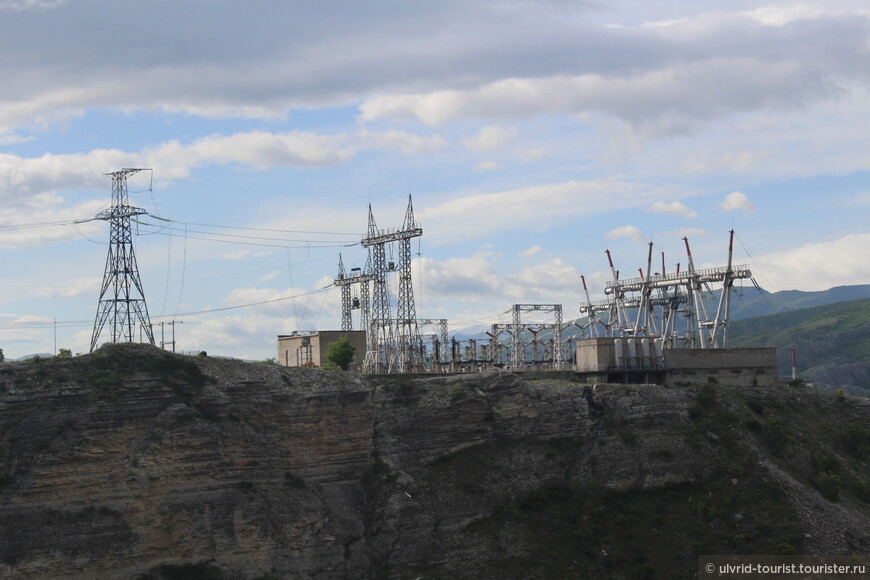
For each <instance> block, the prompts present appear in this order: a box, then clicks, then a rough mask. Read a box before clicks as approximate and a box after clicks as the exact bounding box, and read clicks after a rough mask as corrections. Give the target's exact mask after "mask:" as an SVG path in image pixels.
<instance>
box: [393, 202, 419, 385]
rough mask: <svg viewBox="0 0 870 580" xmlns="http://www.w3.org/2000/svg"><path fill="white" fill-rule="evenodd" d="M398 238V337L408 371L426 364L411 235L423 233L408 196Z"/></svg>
mask: <svg viewBox="0 0 870 580" xmlns="http://www.w3.org/2000/svg"><path fill="white" fill-rule="evenodd" d="M401 233H402V234H403V236H402V238H401V239H400V240H399V295H398V297H397V301H396V339H397V340H398V343H399V345H398V346H399V352H398V354H399V357H400V359H399V361H397V362H398V363H399V370H400V372H404V373H408V372H414V371H419V370H422V369H423V368H424V364H423V341H422V339H421V338H420V327H419V326H418V325H417V311H416V307H415V305H414V286H413V284H412V281H411V239H412V238H414V237H417V236H420V235H422V234H423V230H422V229H420V228H418V227H417V224H416V223H415V221H414V206H413V204H412V202H411V196H410V195H409V196H408V209H407V210H406V212H405V222H404V223H403V224H402V231H401Z"/></svg>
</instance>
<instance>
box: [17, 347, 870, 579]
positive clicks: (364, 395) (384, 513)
mask: <svg viewBox="0 0 870 580" xmlns="http://www.w3.org/2000/svg"><path fill="white" fill-rule="evenodd" d="M868 413H870V407H864V406H860V405H858V404H856V403H855V402H854V401H853V400H851V399H848V398H845V399H843V398H841V399H836V398H834V397H824V396H823V395H820V394H817V393H807V392H805V391H804V392H801V393H798V392H797V391H776V390H770V389H742V390H740V389H716V388H715V387H709V388H707V389H677V388H665V387H663V386H656V385H633V386H623V385H586V384H581V383H575V382H572V381H571V380H570V376H569V375H555V374H554V375H553V379H546V380H535V381H524V380H522V379H521V378H520V377H519V376H517V375H515V374H511V373H506V372H486V373H480V374H467V375H455V376H422V377H419V378H418V377H408V376H396V377H380V378H378V377H370V378H363V377H360V376H358V375H354V374H349V373H340V372H324V371H320V370H316V369H289V368H283V367H277V366H269V365H257V364H245V363H239V362H237V361H229V360H220V359H212V358H206V357H181V356H176V355H171V354H168V353H165V352H163V351H160V350H157V349H153V348H150V347H144V346H139V345H123V346H121V345H116V346H111V347H104V348H103V349H100V350H99V351H97V352H95V353H94V354H92V355H87V356H82V357H76V358H73V359H50V360H42V361H36V362H29V363H15V364H6V365H2V366H0V461H2V466H0V578H13V577H14V578H22V577H32V578H161V577H170V574H169V573H170V572H173V571H174V572H176V573H177V572H178V571H179V570H182V571H183V570H187V572H189V574H188V577H197V576H196V575H195V573H196V571H197V570H199V571H203V570H205V571H208V573H209V574H212V575H211V576H207V575H202V576H200V577H217V576H216V575H219V574H222V575H223V577H226V578H270V577H271V578H275V577H277V578H341V577H347V578H380V577H395V578H406V577H411V578H416V577H418V576H425V577H426V578H433V577H445V578H447V577H450V578H486V577H530V578H531V577H541V576H542V575H546V570H547V568H546V566H547V565H548V564H547V563H545V562H540V561H538V560H540V559H541V556H540V554H541V553H542V552H541V549H542V547H541V541H540V538H538V537H537V536H535V534H534V533H533V532H534V530H536V529H537V527H536V526H537V523H536V522H535V521H533V520H530V519H529V517H528V514H530V513H531V514H533V513H535V512H534V510H531V511H529V510H528V509H526V508H527V507H528V506H529V505H532V504H530V503H529V502H530V501H533V500H534V501H538V502H543V503H541V504H540V511H541V513H545V512H546V513H549V512H547V510H549V509H550V508H551V507H552V505H554V504H552V501H558V502H563V503H561V504H559V505H569V504H565V503H564V502H565V501H569V502H570V501H573V498H574V496H573V495H572V494H574V493H575V492H576V493H581V492H582V490H587V491H588V493H589V494H591V495H590V497H591V496H592V495H595V497H602V498H610V497H628V495H625V494H629V495H630V494H636V493H642V494H643V493H648V494H655V493H657V492H656V490H686V494H687V495H686V497H687V498H688V501H696V500H692V498H693V497H697V494H698V493H699V492H698V490H701V489H703V490H707V489H708V487H709V486H711V485H719V484H720V483H721V481H725V482H726V483H727V487H728V489H733V490H738V491H739V490H744V491H745V492H746V494H749V493H750V491H751V489H752V488H753V487H755V488H758V487H759V485H761V484H760V483H759V482H761V481H763V482H764V484H763V485H769V486H777V485H778V486H779V489H783V490H785V491H784V492H783V498H785V499H783V501H782V502H781V503H782V506H784V508H783V509H786V508H787V509H790V510H791V511H789V512H788V513H789V514H791V515H790V516H789V517H792V516H793V519H794V521H795V522H799V523H800V522H803V523H802V524H800V525H802V526H803V532H802V533H803V534H804V540H805V543H804V544H801V545H799V546H793V547H795V548H807V549H812V548H814V547H824V548H825V549H837V550H839V551H842V552H855V551H862V550H866V549H867V546H868V537H870V533H868V530H870V519H868V516H867V513H868V512H867V505H866V503H864V502H865V501H867V498H863V499H862V497H861V490H862V489H863V488H861V487H860V485H859V484H861V482H865V481H866V478H867V475H868V474H867V466H866V457H865V456H864V455H862V454H863V451H861V449H862V448H861V447H860V445H861V444H862V443H861V441H858V442H857V444H858V445H859V447H857V448H855V449H857V450H856V451H855V453H854V454H852V455H849V454H848V453H847V452H846V451H844V449H846V448H845V447H842V446H841V447H838V445H839V444H840V442H841V440H840V439H838V437H839V435H838V433H837V431H836V429H835V428H834V427H832V426H837V425H843V424H848V423H850V422H862V421H863V422H864V423H866V419H867V415H868ZM804 415H806V417H808V418H807V419H806V420H805V421H803V420H801V421H803V422H802V423H800V426H801V428H800V431H796V430H795V429H794V428H792V427H789V426H788V425H786V426H783V424H782V419H783V417H785V418H793V417H800V416H804ZM775 419H776V420H775ZM778 421H779V422H778ZM792 423H794V421H792ZM771 425H773V426H771ZM776 425H779V429H780V432H779V433H778V434H777V432H776V429H777V427H776ZM816 433H818V436H817V437H816ZM807 436H812V437H816V439H813V443H812V445H809V446H808V445H806V442H805V441H804V439H803V438H804V437H807ZM861 436H862V433H861V432H860V431H857V435H856V437H858V439H860V438H861ZM867 444H868V446H870V442H868V443H867ZM848 449H850V450H851V449H853V448H852V447H848ZM868 454H870V449H868ZM831 458H833V460H834V461H836V462H837V464H838V465H839V467H838V468H837V473H836V475H838V477H840V482H841V486H840V488H839V489H838V491H839V497H837V498H836V499H832V498H830V496H829V497H828V498H826V497H823V495H822V494H821V493H820V491H819V489H817V487H818V486H816V484H817V483H818V482H817V481H814V477H817V476H818V474H819V473H820V469H822V467H824V466H822V465H821V464H820V463H819V462H821V461H823V460H830V459H831ZM817 464H818V465H817ZM831 465H833V464H831ZM828 468H830V469H834V468H833V467H831V466H830V465H828ZM732 472H733V473H736V474H737V475H739V477H736V476H735V477H732V476H731V475H732ZM732 482H733V483H732ZM776 482H779V483H776ZM849 482H855V487H854V488H853V487H849V486H848V485H846V484H847V483H849ZM704 486H708V487H704ZM710 489H713V488H710ZM771 489H773V488H771ZM542 490H544V491H542ZM547 490H551V491H547ZM552 490H556V491H552ZM560 490H562V491H564V490H568V492H569V493H568V494H567V495H565V493H562V491H560ZM596 490H597V491H596ZM850 490H853V491H854V492H853V491H850ZM868 492H870V488H868ZM548 493H549V495H547V494H548ZM584 493H585V492H584ZM668 493H670V491H668ZM712 493H713V492H712V491H710V494H711V495H712ZM729 493H730V492H729ZM740 493H743V491H740ZM827 493H830V492H829V491H828V492H827ZM542 494H543V495H542ZM596 494H597V495H596ZM613 494H616V495H613ZM619 494H622V495H619ZM868 495H870V494H868ZM733 496H734V498H739V497H742V496H740V495H739V494H738V493H737V492H734V494H733ZM632 497H634V496H632ZM650 497H652V496H650ZM728 497H729V498H730V497H731V496H730V495H729V496H728ZM747 497H748V495H747ZM554 498H555V499H554ZM551 500H552V501H551ZM789 500H791V503H787V502H788V501H789ZM602 501H606V499H605V500H602ZM728 501H729V502H732V503H733V502H737V501H738V499H733V500H732V499H729V500H728ZM771 501H774V500H771ZM547 502H550V503H547ZM774 503H775V501H774ZM536 505H537V504H536ZM570 505H573V504H570ZM777 505H779V504H777ZM517 506H519V507H517ZM789 506H790V507H789ZM715 507H716V506H713V507H710V508H709V509H713V508H715ZM743 507H744V506H738V505H729V506H728V509H733V510H734V511H735V515H740V514H739V513H737V512H739V511H740V510H742V509H743ZM566 509H567V508H566ZM716 509H718V508H716ZM723 509H724V508H723ZM843 512H845V513H846V514H847V516H843V515H842V514H843ZM826 514H828V515H830V514H834V515H836V517H834V518H833V519H832V520H831V521H834V522H836V526H828V527H827V528H826V527H825V526H824V525H820V524H819V523H818V522H819V521H823V520H824V517H826ZM837 514H839V515H837ZM693 517H694V516H693ZM721 519H722V518H721V515H715V518H714V517H713V516H711V522H713V523H711V525H714V526H718V528H721V529H723V530H725V532H726V533H727V534H730V536H741V537H742V536H745V535H746V534H749V533H752V532H753V531H754V530H755V528H750V527H747V526H756V527H758V526H760V525H762V524H763V523H764V522H762V524H757V523H752V522H750V519H751V518H746V519H744V518H743V516H741V517H740V518H736V519H735V521H736V522H737V523H734V522H727V523H725V524H721V523H716V522H717V521H720V520H721ZM753 522H754V520H753ZM767 524H770V525H775V524H774V523H772V522H767ZM811 524H812V526H814V527H813V529H812V530H810V529H809V526H810V525H811ZM578 525H579V524H578ZM595 525H598V524H595ZM741 526H743V527H741ZM575 527H576V526H575ZM718 528H717V529H718ZM732 528H733V529H732ZM744 528H745V529H744ZM602 533H604V532H602ZM806 534H809V536H810V537H809V538H806ZM793 535H794V534H793ZM730 536H729V537H730ZM718 537H719V536H716V538H718ZM723 537H724V536H723ZM804 540H801V538H800V537H798V538H797V539H794V540H791V541H792V542H793V543H799V542H801V541H804ZM710 541H711V542H713V541H718V540H715V539H714V540H710ZM729 541H730V540H729ZM721 549H722V550H723V551H724V550H727V549H732V550H738V548H732V547H730V546H727V545H723V546H722V547H721ZM687 554H688V555H686V554H683V555H679V557H678V560H679V562H683V561H691V559H692V555H691V554H690V553H688V552H687ZM578 557H579V556H578ZM595 557H600V556H595ZM675 557H677V556H675ZM511 562H521V563H522V567H520V568H515V569H513V572H511V564H510V563H511ZM575 564H576V565H578V566H579V565H580V564H577V562H576V559H575V561H574V564H570V562H569V565H575ZM203 574H204V573H203Z"/></svg>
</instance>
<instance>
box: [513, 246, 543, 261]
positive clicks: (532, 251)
mask: <svg viewBox="0 0 870 580" xmlns="http://www.w3.org/2000/svg"><path fill="white" fill-rule="evenodd" d="M542 250H543V248H542V247H541V246H531V247H529V248H526V249H525V250H523V251H522V252H520V253H519V254H517V255H518V256H520V257H521V258H528V257H530V256H534V255H537V254H539V253H541V251H542Z"/></svg>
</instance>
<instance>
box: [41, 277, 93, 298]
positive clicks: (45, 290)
mask: <svg viewBox="0 0 870 580" xmlns="http://www.w3.org/2000/svg"><path fill="white" fill-rule="evenodd" d="M102 281H103V279H102V278H73V279H72V280H67V281H66V283H65V284H64V285H63V286H43V287H41V288H37V289H36V292H35V293H36V295H37V296H45V297H48V298H72V297H73V296H81V295H83V294H90V295H93V296H94V297H96V296H97V295H98V294H99V292H100V284H101V283H102Z"/></svg>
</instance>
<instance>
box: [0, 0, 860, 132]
mask: <svg viewBox="0 0 870 580" xmlns="http://www.w3.org/2000/svg"><path fill="white" fill-rule="evenodd" d="M0 7H5V8H6V13H7V15H11V17H9V18H4V19H3V21H2V22H0V38H4V39H5V40H6V41H7V42H6V43H5V44H4V51H5V53H4V56H6V58H5V59H4V61H3V63H0V75H2V76H3V78H4V79H5V82H4V84H3V87H0V103H2V104H3V107H2V108H0V128H3V129H0V133H10V132H12V131H14V130H16V129H17V128H22V127H29V126H31V125H32V123H34V122H35V121H38V120H48V121H49V122H52V121H56V120H58V119H63V118H64V117H65V116H68V115H76V114H81V113H82V112H83V111H88V110H92V109H94V108H113V109H116V110H123V111H136V110H157V111H174V112H183V113H185V114H192V115H198V116H203V117H208V118H216V117H235V118H251V117H261V118H272V119H276V118H284V117H285V116H286V115H287V113H288V112H289V111H292V110H294V109H299V108H320V107H330V106H339V105H351V104H354V103H359V101H360V98H361V95H374V96H373V97H371V98H370V99H368V100H366V101H365V102H363V103H362V105H361V107H360V113H361V117H362V118H363V119H364V120H374V119H392V118H401V117H411V118H415V119H418V120H422V121H423V122H425V123H429V124H438V123H443V122H445V121H447V120H450V119H456V118H459V117H467V116H473V117H482V118H492V119H509V118H520V117H527V116H530V115H537V114H540V113H551V112H561V113H564V112H569V113H578V112H584V111H585V112H588V111H603V112H605V113H607V114H609V115H614V116H617V117H619V118H622V119H626V120H628V121H630V122H631V123H634V124H643V123H647V122H654V121H656V122H657V121H660V120H661V119H662V118H665V117H669V116H672V117H680V118H688V119H707V118H711V117H719V116H722V115H728V114H730V113H732V112H734V111H747V110H763V109H765V108H768V107H770V106H775V105H782V106H790V107H794V108H797V109H800V108H803V107H805V106H806V105H807V104H809V103H812V102H818V101H819V100H820V99H825V98H830V97H836V95H837V94H839V93H840V92H841V90H842V89H843V87H844V80H843V79H851V78H857V77H862V78H864V77H866V70H865V67H864V66H863V63H862V61H861V59H859V58H855V57H854V55H856V54H862V53H863V51H864V49H865V43H866V35H867V29H868V21H870V19H868V17H867V16H866V11H862V10H858V9H854V8H853V9H850V10H846V9H844V10H840V11H839V13H838V11H837V10H831V9H828V8H827V7H824V8H816V9H815V10H813V11H806V10H804V11H803V13H801V14H799V15H798V17H793V16H782V15H775V14H773V13H772V12H771V11H768V12H767V13H763V12H761V11H755V12H744V13H732V14H729V13H727V12H725V11H722V10H718V11H715V12H706V13H705V12H701V13H698V11H695V14H694V15H692V16H689V17H685V16H682V15H681V17H679V18H676V19H667V20H668V21H667V22H666V23H659V25H657V26H650V25H644V24H639V25H623V26H620V27H605V26H601V25H597V24H596V23H595V22H594V20H593V19H590V18H584V17H583V16H587V15H588V14H587V13H588V10H589V8H588V5H587V4H586V3H581V4H579V5H574V6H571V7H569V6H568V5H567V4H565V3H561V2H556V3H545V4H540V3H534V4H533V3H528V2H518V3H512V4H511V5H510V6H505V5H504V3H503V2H496V1H490V0H487V1H481V2H475V3H474V6H468V5H467V4H461V3H451V2H440V3H429V4H414V5H407V6H402V7H397V5H396V4H395V3H394V2H390V1H389V0H378V1H375V2H373V3H367V4H365V5H360V4H358V3H349V2H347V3H342V5H341V6H340V7H335V8H334V9H332V10H329V11H326V10H323V9H322V7H320V6H315V5H312V6H310V7H305V8H302V7H300V6H298V5H296V4H288V3H286V2H279V1H277V0H271V1H270V0H266V2H264V3H262V4H260V5H258V9H256V10H240V9H239V6H238V4H237V3H235V2H230V1H228V0H215V1H214V2H211V3H210V4H209V10H210V14H211V18H209V22H208V25H204V24H203V22H202V19H201V16H200V14H199V11H197V10H195V9H194V8H193V7H189V6H186V5H184V4H179V5H177V6H173V7H172V8H171V9H170V8H167V10H168V11H169V13H167V10H154V11H151V12H148V11H144V12H143V11H136V13H135V16H134V15H133V14H132V13H131V12H130V10H132V8H130V7H128V6H126V5H118V6H114V7H113V9H112V10H108V11H107V10H105V9H104V8H103V7H102V6H100V5H98V4H90V3H66V4H63V5H61V3H60V2H58V1H51V0H3V3H2V4H0ZM51 7H56V8H55V9H53V10H45V8H51ZM0 9H2V8H0ZM32 9H42V10H43V14H41V15H40V16H41V18H40V20H39V21H35V20H33V19H30V20H26V19H23V18H22V14H23V12H20V11H21V10H25V11H26V10H32ZM16 10H17V11H16ZM780 12H782V10H780ZM793 12H794V11H793ZM845 13H848V14H849V16H850V18H843V17H840V14H845ZM385 15H389V17H385ZM132 22H135V26H138V27H139V28H140V29H141V30H149V31H156V30H159V31H160V34H159V36H158V37H155V36H154V35H153V34H141V35H140V34H130V33H129V31H130V29H131V26H133V25H131V23H132ZM420 22H425V23H426V29H427V34H425V35H424V34H419V23H420ZM771 22H775V23H776V24H777V25H776V26H771V24H770V23H771ZM288 23H289V24H288ZM288 27H289V28H288ZM519 34H521V35H522V38H523V42H521V43H518V42H516V38H517V36H518V35H519ZM806 38H813V39H814V42H813V43H812V44H811V45H810V44H807V43H806ZM227 39H232V41H228V40H227ZM105 46H112V47H113V55H112V56H113V58H112V59H106V58H105V50H104V47H105ZM675 46H679V47H680V48H681V50H680V51H678V52H677V51H675ZM590 54H595V55H601V56H597V57H596V58H577V57H576V55H590ZM117 63H124V64H125V69H124V70H125V71H135V74H123V75H122V74H119V73H118V68H117ZM484 141H485V139H484Z"/></svg>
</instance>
